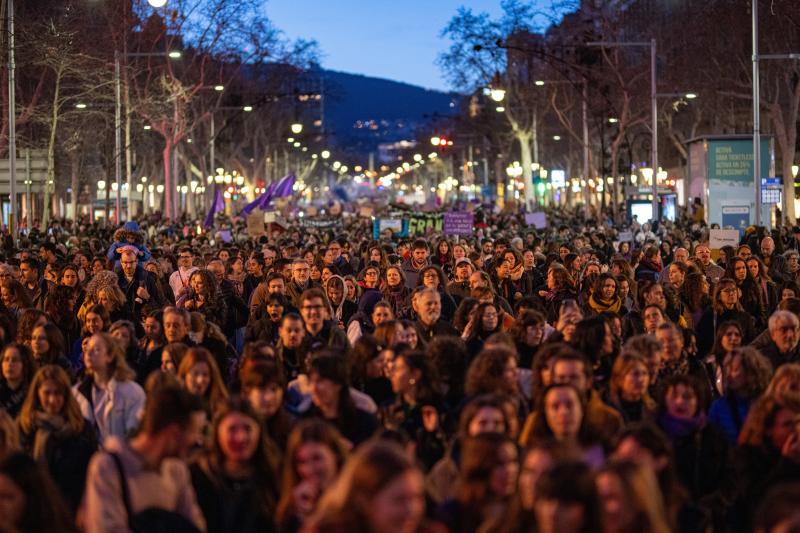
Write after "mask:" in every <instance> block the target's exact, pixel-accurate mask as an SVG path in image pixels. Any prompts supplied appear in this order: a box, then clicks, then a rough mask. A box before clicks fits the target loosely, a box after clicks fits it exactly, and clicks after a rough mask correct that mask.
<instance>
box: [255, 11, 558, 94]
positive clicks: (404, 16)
mask: <svg viewBox="0 0 800 533" xmlns="http://www.w3.org/2000/svg"><path fill="white" fill-rule="evenodd" d="M543 3H544V2H543ZM462 5H467V6H468V7H471V8H472V9H473V10H475V11H476V12H480V11H486V12H488V13H490V14H491V15H492V16H493V17H498V16H500V15H501V14H502V9H501V8H500V0H436V1H433V2H431V1H424V2H423V1H421V0H406V1H395V0H392V1H389V0H268V1H267V14H268V15H269V16H270V18H271V19H272V21H273V22H274V24H275V26H277V27H278V28H280V29H281V30H283V31H284V32H285V33H286V35H287V36H288V37H290V38H293V39H294V38H306V39H316V40H317V42H318V43H319V46H320V48H321V50H322V53H323V58H322V65H323V67H325V68H328V69H332V70H340V71H345V72H352V73H357V74H366V75H369V76H377V77H381V78H388V79H392V80H399V81H404V82H408V83H411V84H414V85H419V86H422V87H426V88H431V89H442V90H449V89H450V87H448V86H447V83H446V81H445V80H444V79H442V75H441V71H440V69H439V67H437V66H436V64H435V60H436V57H437V55H438V54H439V52H441V51H444V50H446V49H447V46H448V43H447V41H446V40H444V39H442V38H441V37H439V35H440V33H441V31H442V29H443V28H444V27H445V25H447V23H448V21H449V20H450V19H451V18H452V17H453V16H454V15H455V14H456V11H457V9H458V8H459V6H462Z"/></svg>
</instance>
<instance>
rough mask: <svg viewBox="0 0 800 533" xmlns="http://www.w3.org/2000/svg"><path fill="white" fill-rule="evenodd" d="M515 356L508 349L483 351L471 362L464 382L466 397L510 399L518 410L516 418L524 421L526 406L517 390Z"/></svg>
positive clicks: (494, 348)
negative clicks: (497, 395) (501, 396)
mask: <svg viewBox="0 0 800 533" xmlns="http://www.w3.org/2000/svg"><path fill="white" fill-rule="evenodd" d="M518 376H519V368H518V367H517V354H516V353H514V351H513V350H510V349H508V348H501V347H493V348H487V349H486V350H483V351H482V352H481V353H480V354H478V357H476V358H475V359H473V360H472V363H470V365H469V368H468V369H467V375H466V378H465V380H464V392H465V394H466V395H467V396H468V397H471V396H477V395H479V394H501V395H504V396H508V397H510V398H512V399H513V400H514V401H515V402H516V405H517V408H518V410H519V412H518V418H519V419H520V420H524V419H525V416H526V415H527V405H526V403H527V402H525V401H524V400H523V397H522V394H521V392H520V390H519V381H518Z"/></svg>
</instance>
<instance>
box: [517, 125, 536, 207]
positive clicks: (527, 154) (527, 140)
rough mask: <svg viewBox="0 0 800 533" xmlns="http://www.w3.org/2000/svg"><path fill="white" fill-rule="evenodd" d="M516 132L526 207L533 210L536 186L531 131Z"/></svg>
mask: <svg viewBox="0 0 800 533" xmlns="http://www.w3.org/2000/svg"><path fill="white" fill-rule="evenodd" d="M514 134H515V135H516V137H517V141H519V152H520V159H521V161H520V163H521V164H522V179H523V181H524V182H525V207H526V208H527V210H528V211H533V208H534V206H535V204H536V188H535V187H534V186H533V170H532V169H531V165H532V164H533V154H532V153H531V137H532V135H531V132H530V131H522V130H515V131H514Z"/></svg>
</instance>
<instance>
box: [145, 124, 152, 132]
mask: <svg viewBox="0 0 800 533" xmlns="http://www.w3.org/2000/svg"><path fill="white" fill-rule="evenodd" d="M144 129H145V131H150V130H151V129H153V128H152V127H151V126H150V124H145V125H144Z"/></svg>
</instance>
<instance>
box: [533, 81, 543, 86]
mask: <svg viewBox="0 0 800 533" xmlns="http://www.w3.org/2000/svg"><path fill="white" fill-rule="evenodd" d="M533 84H534V85H536V86H537V87H541V86H542V85H544V80H536V81H535V82H533Z"/></svg>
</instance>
